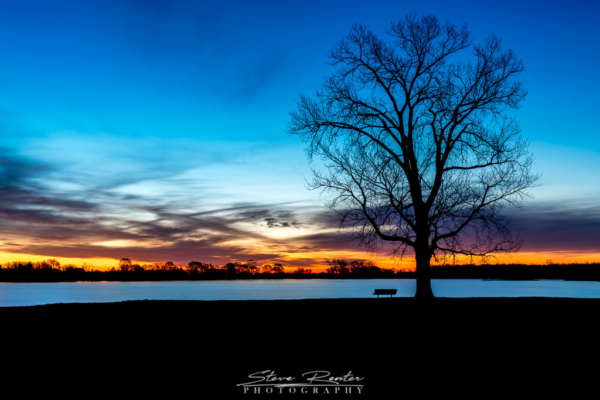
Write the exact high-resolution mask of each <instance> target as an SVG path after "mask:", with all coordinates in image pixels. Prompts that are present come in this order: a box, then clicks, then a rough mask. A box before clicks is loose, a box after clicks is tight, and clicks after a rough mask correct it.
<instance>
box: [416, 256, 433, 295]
mask: <svg viewBox="0 0 600 400" xmlns="http://www.w3.org/2000/svg"><path fill="white" fill-rule="evenodd" d="M416 253H417V254H416V259H417V293H416V294H415V299H418V300H419V301H427V300H431V299H433V298H434V295H433V291H432V290H431V269H430V266H429V261H430V260H431V255H430V254H429V251H428V250H424V251H423V250H422V251H418V250H417V251H416Z"/></svg>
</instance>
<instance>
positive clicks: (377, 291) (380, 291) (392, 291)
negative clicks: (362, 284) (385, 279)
mask: <svg viewBox="0 0 600 400" xmlns="http://www.w3.org/2000/svg"><path fill="white" fill-rule="evenodd" d="M397 291H398V290H397V289H375V293H373V294H396V292H397Z"/></svg>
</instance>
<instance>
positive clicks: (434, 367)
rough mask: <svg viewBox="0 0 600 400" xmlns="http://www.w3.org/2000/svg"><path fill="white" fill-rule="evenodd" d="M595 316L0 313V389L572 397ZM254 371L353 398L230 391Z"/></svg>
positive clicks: (295, 303)
mask: <svg viewBox="0 0 600 400" xmlns="http://www.w3.org/2000/svg"><path fill="white" fill-rule="evenodd" d="M599 311H600V299H598V300H597V299H552V298H513V299H435V300H434V301H433V302H432V303H430V304H428V305H422V304H417V303H416V302H415V301H414V299H405V298H393V299H389V298H380V299H332V300H328V299H323V300H280V301H131V302H122V303H105V304H58V305H47V306H36V307H10V308H0V321H1V324H2V345H3V346H2V348H3V358H2V361H3V365H2V367H3V370H4V371H5V372H4V373H3V375H2V385H3V388H4V389H5V390H7V388H11V386H17V387H18V389H19V391H20V393H21V394H23V395H26V394H28V393H29V392H30V391H43V393H45V394H47V395H50V394H59V395H62V396H65V395H69V394H70V395H75V396H77V397H79V398H88V397H90V395H91V394H94V395H98V394H100V395H103V396H104V397H108V396H110V398H115V397H117V398H122V397H131V398H144V397H149V396H150V397H152V398H168V399H178V398H199V399H212V398H225V397H228V395H239V396H244V397H246V398H256V397H263V398H264V397H267V398H280V397H281V396H284V397H285V396H287V397H289V396H294V397H296V398H307V397H312V398H331V397H333V398H349V397H354V398H382V399H384V398H407V399H408V398H440V397H443V398H454V397H455V396H456V395H458V396H460V397H465V396H468V397H477V398H484V399H485V398H491V397H494V398H495V397H497V396H499V395H500V396H502V397H510V398H539V397H540V396H546V395H548V394H559V393H561V392H562V393H564V394H565V395H568V396H569V397H570V398H580V397H583V393H584V392H585V390H586V389H589V388H592V389H593V390H594V393H597V386H598V382H599V381H600V378H599V377H600V369H599V368H598V364H599V361H600V360H599V359H598V346H599V343H600V323H599V322H598V320H599V315H600V313H599ZM261 371H272V372H273V373H274V374H275V375H276V376H278V377H294V378H295V380H294V381H293V382H292V383H297V382H305V379H304V378H303V377H302V376H303V374H304V373H307V372H311V371H326V372H328V373H330V376H335V377H343V376H346V377H347V379H349V378H348V377H349V376H350V374H349V373H351V376H353V377H360V378H364V379H363V380H361V381H351V382H347V383H349V384H358V383H360V384H362V385H363V386H362V388H361V391H360V392H359V391H358V389H357V388H356V387H351V389H346V388H347V386H343V387H340V390H338V391H337V393H336V391H335V388H332V387H330V388H329V389H328V392H329V393H326V391H325V389H324V387H318V388H317V392H318V393H317V394H315V393H314V392H315V388H314V387H308V389H306V390H302V389H301V387H296V388H295V390H292V389H290V388H289V387H288V388H285V389H282V390H280V389H278V388H271V392H268V388H267V387H264V386H263V387H261V388H260V390H261V392H260V395H258V394H255V393H254V391H255V389H254V388H251V389H248V390H246V393H244V389H243V387H241V386H237V385H238V384H241V383H246V382H251V381H255V380H257V379H255V378H251V377H249V375H250V374H254V373H257V372H261ZM326 372H321V373H319V374H321V375H324V374H326ZM269 373H270V372H265V373H263V375H268V374H269ZM309 375H313V374H309ZM22 382H24V383H22ZM263 383H264V382H263ZM348 390H350V392H351V393H350V394H348V393H346V392H347V391H348ZM25 397H27V396H25Z"/></svg>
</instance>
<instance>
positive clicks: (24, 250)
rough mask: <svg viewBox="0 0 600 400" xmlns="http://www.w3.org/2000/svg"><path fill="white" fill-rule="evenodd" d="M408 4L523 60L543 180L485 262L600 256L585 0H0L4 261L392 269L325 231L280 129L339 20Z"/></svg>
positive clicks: (593, 18)
mask: <svg viewBox="0 0 600 400" xmlns="http://www.w3.org/2000/svg"><path fill="white" fill-rule="evenodd" d="M410 12H416V13H417V14H418V15H423V14H434V15H436V16H437V17H438V18H439V19H440V20H442V21H446V20H448V21H450V22H452V23H454V24H458V25H462V24H463V23H467V24H468V26H469V29H470V30H471V33H472V35H473V37H474V38H475V40H476V41H477V40H479V39H482V38H484V37H486V36H488V35H489V34H492V33H494V34H496V35H497V36H499V37H501V38H502V39H503V45H504V47H505V48H510V49H513V50H514V51H515V53H516V55H517V57H519V58H521V59H522V60H523V62H524V64H525V68H526V72H525V73H524V74H523V75H522V79H523V80H524V82H525V87H526V89H527V90H528V91H529V95H528V96H527V98H526V100H525V101H524V102H523V106H522V108H521V109H520V110H519V111H518V112H517V113H516V114H515V115H516V116H517V118H518V120H519V121H520V124H521V127H522V129H523V135H524V136H525V137H528V138H529V140H530V150H531V151H532V152H533V154H534V155H535V163H534V168H533V170H534V171H535V172H539V173H542V174H543V176H542V179H541V183H542V185H541V186H540V187H536V188H534V189H532V190H531V193H532V195H533V196H534V199H532V200H529V201H528V202H527V203H526V204H525V207H524V208H523V209H521V210H518V211H514V212H511V215H513V218H514V219H513V225H514V228H515V229H516V230H520V231H521V233H522V235H523V236H524V237H525V244H524V246H523V248H522V250H521V251H520V252H519V253H517V254H515V255H513V256H512V257H511V258H506V257H505V256H499V257H498V260H499V261H500V262H527V263H545V262H547V261H548V260H552V261H554V262H574V261H577V262H585V261H590V262H600V200H599V199H600V178H598V177H599V176H600V125H599V124H598V121H597V119H598V115H599V114H600V100H599V99H598V92H599V89H600V74H599V73H598V66H599V65H600V51H599V50H600V28H598V23H597V19H598V15H600V3H599V2H597V1H570V2H565V1H547V0H546V1H523V0H520V1H507V0H502V1H485V2H483V1H458V0H457V1H445V0H439V1H425V0H418V1H401V0H396V1H377V0H369V1H349V0H344V1H323V0H321V1H310V0H301V1H300V0H299V1H296V0H286V1H281V0H280V1H259V0H252V1H227V0H223V1H142V0H135V1H134V0H131V1H124V0H120V1H116V0H115V1H107V0H102V1H27V0H23V1H18V2H17V1H2V8H1V11H0V37H1V40H0V59H1V62H0V263H4V262H6V261H16V260H25V261H26V260H31V261H38V260H41V259H47V258H56V259H58V260H59V261H61V262H62V263H75V264H80V263H81V262H83V261H86V262H90V263H92V264H94V265H95V266H97V267H107V266H114V265H116V260H118V259H120V258H122V257H128V258H130V259H132V260H135V261H138V262H154V261H156V262H166V261H173V262H175V263H176V264H187V262H188V261H192V260H198V261H203V262H209V263H213V264H219V265H222V264H224V263H226V262H228V261H246V260H249V259H254V260H257V261H258V262H259V264H263V263H277V262H280V263H283V264H284V265H286V266H296V267H307V266H318V265H322V264H323V260H324V259H325V258H331V257H344V258H350V259H356V258H361V259H372V260H375V261H376V262H377V263H378V264H379V265H381V266H389V267H392V266H396V264H395V261H394V260H391V259H390V258H389V257H387V256H386V254H385V253H381V254H378V255H377V256H373V255H369V254H367V253H364V252H362V251H360V250H359V249H357V247H356V243H355V242H352V241H350V240H349V236H348V234H347V233H338V229H337V222H336V221H335V220H334V219H332V218H331V217H330V216H328V215H326V214H325V213H324V212H325V207H324V202H325V200H326V199H327V198H326V197H320V195H319V193H318V192H314V191H310V190H307V188H306V180H307V179H310V178H311V172H310V167H311V165H309V164H308V161H307V159H306V155H305V152H304V144H303V143H302V142H301V141H300V140H299V138H297V137H292V136H290V135H287V134H286V124H287V123H288V121H289V112H290V111H291V110H293V109H294V106H295V100H297V99H298V95H299V94H300V93H305V94H308V95H312V94H314V92H315V90H316V89H318V88H319V86H320V85H321V83H322V81H323V78H324V77H326V76H327V75H329V74H330V73H331V72H332V67H331V66H329V65H327V64H326V61H327V53H328V51H329V50H330V49H331V47H332V46H333V45H334V44H335V42H336V41H337V40H339V39H340V38H341V37H342V36H344V35H346V34H347V33H348V31H349V29H350V27H351V26H352V24H353V23H355V22H360V23H363V24H365V25H367V26H369V27H371V28H372V29H373V30H374V31H376V32H381V33H383V32H384V29H385V28H387V27H388V26H389V25H390V22H391V21H393V20H397V19H399V18H401V17H403V16H404V15H405V14H407V13H410ZM312 167H315V168H319V164H318V162H317V163H314V164H312ZM413 264H414V262H413V260H412V259H410V258H407V259H405V260H403V262H402V263H401V264H399V266H400V267H401V268H409V267H411V266H412V265H413Z"/></svg>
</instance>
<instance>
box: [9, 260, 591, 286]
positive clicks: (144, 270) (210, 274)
mask: <svg viewBox="0 0 600 400" xmlns="http://www.w3.org/2000/svg"><path fill="white" fill-rule="evenodd" d="M325 262H326V264H327V268H326V269H325V271H323V272H314V271H313V270H312V269H310V268H302V267H301V268H295V269H292V268H287V270H286V267H284V266H283V265H282V264H280V263H275V264H263V265H260V266H259V265H258V264H257V262H256V261H254V260H249V261H246V262H229V263H227V264H225V265H223V266H219V265H214V264H210V263H204V262H200V261H190V262H189V263H188V264H187V266H182V265H175V263H173V262H171V261H167V262H165V263H158V262H155V263H150V264H138V263H134V262H132V261H131V260H130V259H129V258H122V259H120V260H119V262H118V264H117V266H116V267H113V268H111V269H110V270H108V271H100V270H98V269H96V268H95V267H94V266H93V265H92V264H89V263H85V262H84V263H83V264H82V266H80V267H78V266H76V265H74V264H64V265H61V264H60V262H58V261H57V260H55V259H49V260H44V261H38V262H31V261H27V262H24V261H10V262H7V263H5V264H3V265H0V281H1V282H61V281H161V280H217V279H285V278H288V279H289V278H294V279H296V278H300V279H313V278H317V279H323V278H325V279H372V278H398V279H414V278H415V272H414V271H406V270H397V269H394V268H391V269H384V268H380V267H378V266H377V265H375V264H374V263H373V262H372V261H365V260H346V259H341V258H334V259H327V260H325ZM431 273H432V278H434V279H503V280H532V279H564V280H579V281H600V263H585V264H577V263H572V264H552V263H547V264H544V265H525V264H494V265H475V264H468V265H445V266H434V267H433V268H432V271H431Z"/></svg>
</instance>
